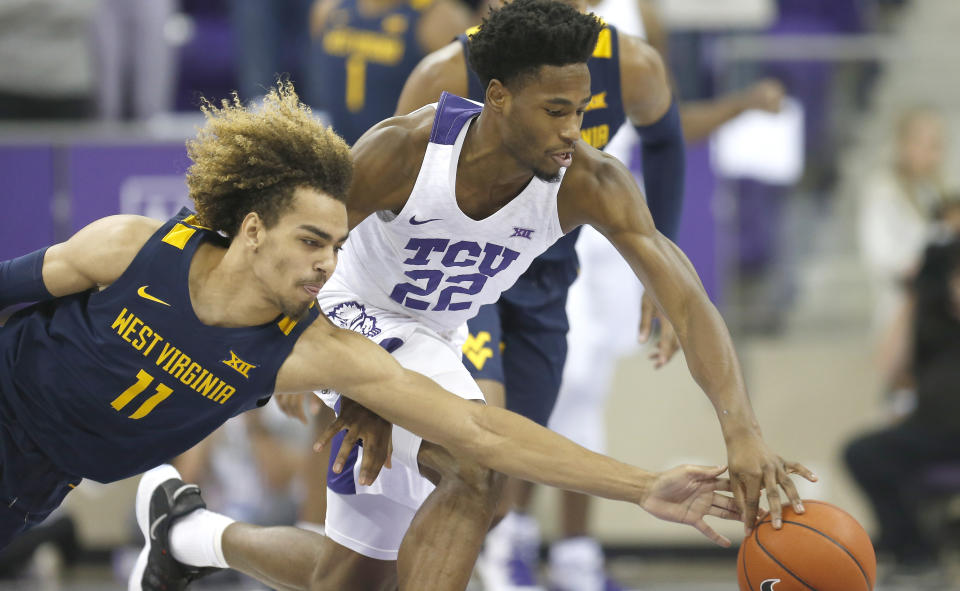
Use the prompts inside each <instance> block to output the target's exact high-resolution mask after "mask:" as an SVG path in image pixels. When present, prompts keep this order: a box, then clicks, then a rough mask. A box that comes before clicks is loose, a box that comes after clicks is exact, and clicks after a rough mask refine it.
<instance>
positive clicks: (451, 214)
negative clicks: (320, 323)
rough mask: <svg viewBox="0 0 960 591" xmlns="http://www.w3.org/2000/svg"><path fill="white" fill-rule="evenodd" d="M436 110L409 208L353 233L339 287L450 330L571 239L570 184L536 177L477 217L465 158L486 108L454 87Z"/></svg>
mask: <svg viewBox="0 0 960 591" xmlns="http://www.w3.org/2000/svg"><path fill="white" fill-rule="evenodd" d="M426 108H435V109H436V117H435V119H434V122H433V131H432V133H431V134H430V143H429V144H427V150H426V153H425V154H424V157H423V164H422V166H421V168H420V174H419V176H418V177H417V181H416V184H415V185H414V187H413V191H412V192H411V193H410V197H409V199H407V203H406V205H404V207H403V210H402V211H401V212H400V214H399V215H396V216H394V214H393V213H391V212H389V211H381V212H377V213H376V214H375V215H371V216H370V217H368V218H367V219H365V220H364V221H363V222H361V223H360V225H358V226H357V227H356V228H355V229H354V230H353V231H352V232H351V233H350V239H349V240H348V241H347V244H346V246H345V248H344V249H343V254H342V255H341V257H340V263H339V265H338V266H337V270H336V273H334V276H333V278H332V279H331V283H333V284H338V283H339V284H340V285H341V286H343V287H346V288H347V289H348V290H349V291H351V292H353V293H355V294H357V295H358V296H359V297H360V298H361V299H362V300H363V301H364V302H366V303H369V304H372V305H374V306H376V307H378V308H381V309H384V310H389V311H394V312H399V313H402V314H406V315H409V316H412V317H414V318H416V319H417V320H419V321H421V322H423V323H424V324H426V325H427V326H428V327H430V328H432V329H434V330H438V331H448V330H451V329H455V328H457V327H459V326H460V325H461V324H463V323H464V322H466V321H467V320H468V319H469V318H472V317H473V316H475V315H476V313H477V310H478V309H479V308H480V306H483V305H485V304H490V303H492V302H495V301H496V300H497V299H498V298H499V297H500V294H501V293H502V292H503V291H505V290H506V289H507V288H509V287H510V286H512V285H513V284H514V282H515V281H516V280H517V278H518V277H519V276H520V275H521V274H522V273H523V272H524V271H525V270H526V269H527V267H528V266H529V265H530V263H531V262H532V261H533V259H534V258H536V257H537V255H539V254H540V253H542V252H543V251H544V250H546V249H547V247H549V246H550V245H551V244H553V243H554V242H555V241H556V240H557V239H558V238H560V236H562V235H563V232H562V230H561V229H560V220H559V218H558V217H557V192H558V191H559V190H560V183H559V182H555V183H547V182H544V181H541V180H540V179H538V178H536V177H534V178H533V179H532V180H531V181H530V183H529V184H528V185H527V187H526V188H524V190H523V191H522V192H521V193H520V194H519V195H517V197H515V198H514V199H513V200H512V201H510V202H509V203H507V204H506V205H505V206H504V207H502V208H501V209H500V210H499V211H497V212H496V213H494V214H493V215H491V216H489V217H487V218H485V219H482V220H474V219H472V218H470V217H468V216H467V215H466V214H465V213H463V211H461V210H460V207H459V206H458V205H457V198H456V192H455V188H456V175H457V162H458V160H459V158H460V150H461V148H462V147H463V141H464V138H465V137H466V134H467V129H468V127H469V124H470V122H471V121H472V120H473V119H474V117H476V116H477V115H478V114H479V113H480V110H481V108H482V105H480V104H479V103H474V102H473V101H469V100H467V99H463V98H460V97H458V96H455V95H452V94H448V93H446V92H445V93H443V95H442V96H441V97H440V101H439V102H438V103H437V105H436V106H433V107H426ZM563 172H564V171H563V170H561V174H563Z"/></svg>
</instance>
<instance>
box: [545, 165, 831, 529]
mask: <svg viewBox="0 0 960 591" xmlns="http://www.w3.org/2000/svg"><path fill="white" fill-rule="evenodd" d="M575 169H576V170H575ZM567 177H568V178H565V179H564V186H563V187H561V190H560V206H561V209H560V219H561V221H562V222H563V224H564V227H565V228H569V227H572V226H575V225H578V224H580V223H589V224H591V225H593V226H594V227H596V228H597V230H599V231H600V232H601V233H602V234H604V235H605V236H606V237H607V239H608V240H610V242H611V243H613V245H614V246H615V247H616V248H617V250H618V251H619V252H620V253H621V254H622V255H623V257H624V258H625V259H626V260H627V262H628V263H629V264H630V266H631V267H632V268H633V270H634V272H635V273H636V275H637V277H638V278H639V279H640V280H641V281H642V282H643V284H644V286H645V287H646V289H647V290H648V291H649V292H650V293H651V295H652V296H653V298H654V300H655V301H656V302H657V305H658V307H659V308H660V309H661V310H662V311H663V312H664V313H665V314H666V316H667V318H668V319H669V320H670V322H671V323H672V324H673V327H674V329H675V330H676V334H677V336H678V337H679V339H680V343H681V345H682V346H683V350H684V353H685V354H686V358H687V363H688V365H689V367H690V373H691V374H692V375H693V378H694V379H695V380H696V381H697V383H698V384H699V385H700V387H701V388H702V389H703V390H704V392H705V393H706V394H707V396H708V397H709V399H710V401H711V402H712V403H713V406H714V408H715V410H716V413H717V417H718V418H719V420H720V426H721V429H722V431H723V436H724V439H725V441H726V443H727V454H728V460H729V465H730V471H731V479H732V481H733V486H734V493H735V494H736V496H737V499H738V501H740V502H741V508H742V509H743V514H744V516H745V518H746V521H747V524H748V526H752V525H753V523H754V521H755V519H756V516H757V510H758V502H759V498H760V490H761V488H765V489H766V491H767V498H768V501H769V504H770V506H771V510H772V513H773V517H774V524H775V526H777V527H779V520H780V495H779V492H778V486H780V487H783V489H784V491H785V492H786V494H787V497H788V498H789V499H790V501H791V502H792V503H794V505H795V506H796V507H797V508H798V510H799V508H800V497H799V495H798V493H797V490H796V488H795V486H794V485H793V483H792V482H791V480H790V478H789V477H788V474H789V473H791V472H798V473H800V474H802V475H804V476H805V477H807V478H809V479H811V480H813V479H815V477H814V476H813V474H812V473H810V472H809V470H807V469H806V468H804V467H803V466H800V465H799V464H791V463H786V462H784V461H783V460H782V459H781V458H780V457H779V456H776V455H775V454H773V452H771V451H770V450H769V449H768V448H767V445H766V443H765V442H764V440H763V437H762V435H761V433H760V426H759V424H758V423H757V420H756V417H755V416H754V414H753V409H752V408H751V406H750V401H749V399H748V398H747V393H746V387H745V385H744V383H743V377H742V375H741V372H740V364H739V361H738V360H737V355H736V352H735V351H734V349H733V343H732V341H731V339H730V334H729V333H728V332H727V328H726V326H725V325H724V322H723V319H722V318H721V317H720V314H719V312H718V311H717V309H716V308H715V307H714V306H713V304H712V303H711V302H710V300H709V299H708V298H707V294H706V292H705V291H704V289H703V285H702V284H701V283H700V279H699V277H697V274H696V271H695V270H694V269H693V266H692V265H691V264H690V261H689V260H688V259H687V257H686V256H685V255H684V254H683V252H682V251H681V250H680V249H679V248H677V247H676V245H675V244H673V243H672V242H671V241H670V240H668V239H667V238H666V237H664V236H663V235H662V234H661V233H660V232H658V231H657V230H656V228H655V227H654V225H653V221H652V220H651V218H650V213H649V211H648V210H647V207H646V205H645V204H644V199H643V194H642V193H641V192H640V189H639V188H638V187H637V185H636V183H635V182H634V180H633V176H632V175H631V174H630V172H629V171H628V170H627V169H626V168H625V167H624V166H623V165H622V164H621V163H620V162H618V161H617V160H616V159H615V158H612V157H609V156H606V155H604V154H600V153H597V152H590V151H588V152H587V153H585V154H582V155H581V156H580V162H579V163H578V162H577V161H576V160H575V161H574V166H573V167H571V170H570V171H568V173H567Z"/></svg>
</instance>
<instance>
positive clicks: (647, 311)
mask: <svg viewBox="0 0 960 591" xmlns="http://www.w3.org/2000/svg"><path fill="white" fill-rule="evenodd" d="M654 320H656V321H657V322H658V323H659V324H660V334H659V336H658V337H657V341H656V350H655V351H653V352H651V353H650V359H651V360H652V361H653V368H654V369H660V368H661V367H663V366H664V365H666V364H667V363H668V362H669V361H670V360H671V359H673V356H674V355H675V354H676V352H677V351H679V350H680V341H679V339H677V333H676V332H674V330H673V325H672V324H670V321H669V320H667V318H666V317H665V316H664V315H663V314H661V313H660V310H659V309H658V308H657V305H656V304H655V303H653V298H652V297H650V296H648V295H647V292H643V297H642V298H641V300H640V332H639V333H638V334H637V340H638V341H639V342H641V343H646V342H647V341H649V340H650V336H651V333H652V332H653V323H654Z"/></svg>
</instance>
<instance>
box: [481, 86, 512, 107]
mask: <svg viewBox="0 0 960 591" xmlns="http://www.w3.org/2000/svg"><path fill="white" fill-rule="evenodd" d="M509 99H510V91H509V90H507V87H506V86H504V85H503V82H500V81H499V80H497V79H496V78H494V79H493V80H491V81H490V84H487V94H486V100H485V101H484V105H486V106H488V107H490V108H491V109H493V110H494V111H497V112H498V113H502V112H503V110H504V108H505V107H506V105H507V102H508V101H509Z"/></svg>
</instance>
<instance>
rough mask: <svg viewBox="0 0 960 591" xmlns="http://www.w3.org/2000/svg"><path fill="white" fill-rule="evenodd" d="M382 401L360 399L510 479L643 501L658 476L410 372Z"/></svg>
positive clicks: (408, 426) (440, 443) (423, 434)
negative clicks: (453, 392)
mask: <svg viewBox="0 0 960 591" xmlns="http://www.w3.org/2000/svg"><path fill="white" fill-rule="evenodd" d="M404 374H405V375H404V377H403V378H402V379H399V380H395V381H393V383H392V384H391V385H389V387H388V388H386V389H385V390H384V393H387V394H389V399H386V400H385V399H384V397H382V396H376V397H368V396H365V397H366V398H368V401H362V400H357V401H358V402H361V404H363V405H364V406H366V407H367V408H369V409H370V410H373V411H374V412H376V413H377V414H379V415H380V416H382V417H383V418H384V419H386V420H388V421H391V422H393V423H395V424H397V425H400V426H401V427H404V428H406V429H408V430H410V431H413V432H414V433H417V434H418V435H420V436H421V437H423V438H424V439H426V440H428V441H433V442H435V443H437V444H439V445H443V446H444V447H446V448H448V449H450V450H451V451H453V452H455V453H458V454H460V455H463V456H467V457H471V458H473V459H475V460H476V461H478V462H479V463H481V464H482V465H484V466H487V467H488V468H491V469H493V470H496V471H498V472H502V473H504V474H507V475H510V476H514V477H517V478H522V479H524V480H530V481H533V482H538V483H540V484H546V485H548V486H555V487H558V488H563V489H567V490H573V491H578V492H583V493H587V494H591V495H596V496H602V497H606V498H609V499H615V500H621V501H628V502H632V503H639V502H641V500H642V499H643V498H644V495H645V493H646V491H647V489H648V488H649V484H650V482H652V480H653V477H654V475H653V474H651V473H650V472H647V471H644V470H641V469H639V468H636V467H634V466H630V465H628V464H624V463H622V462H618V461H616V460H613V459H611V458H609V457H607V456H603V455H600V454H597V453H594V452H591V451H589V450H587V449H585V448H583V447H581V446H579V445H577V444H575V443H573V442H572V441H570V440H569V439H566V438H564V437H562V436H560V435H558V434H556V433H554V432H553V431H550V430H548V429H545V428H544V427H541V426H540V425H537V424H536V423H534V422H533V421H530V420H529V419H526V418H524V417H522V416H520V415H518V414H515V413H512V412H509V411H506V410H503V409H498V408H494V407H490V406H483V405H478V404H476V403H474V402H470V401H466V400H463V399H461V398H459V397H456V396H453V395H451V394H450V393H449V392H447V391H446V390H444V389H443V388H441V387H440V386H438V385H437V384H436V382H434V381H433V380H430V379H429V378H426V377H424V376H422V375H420V374H418V373H415V372H411V371H405V372H404Z"/></svg>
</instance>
